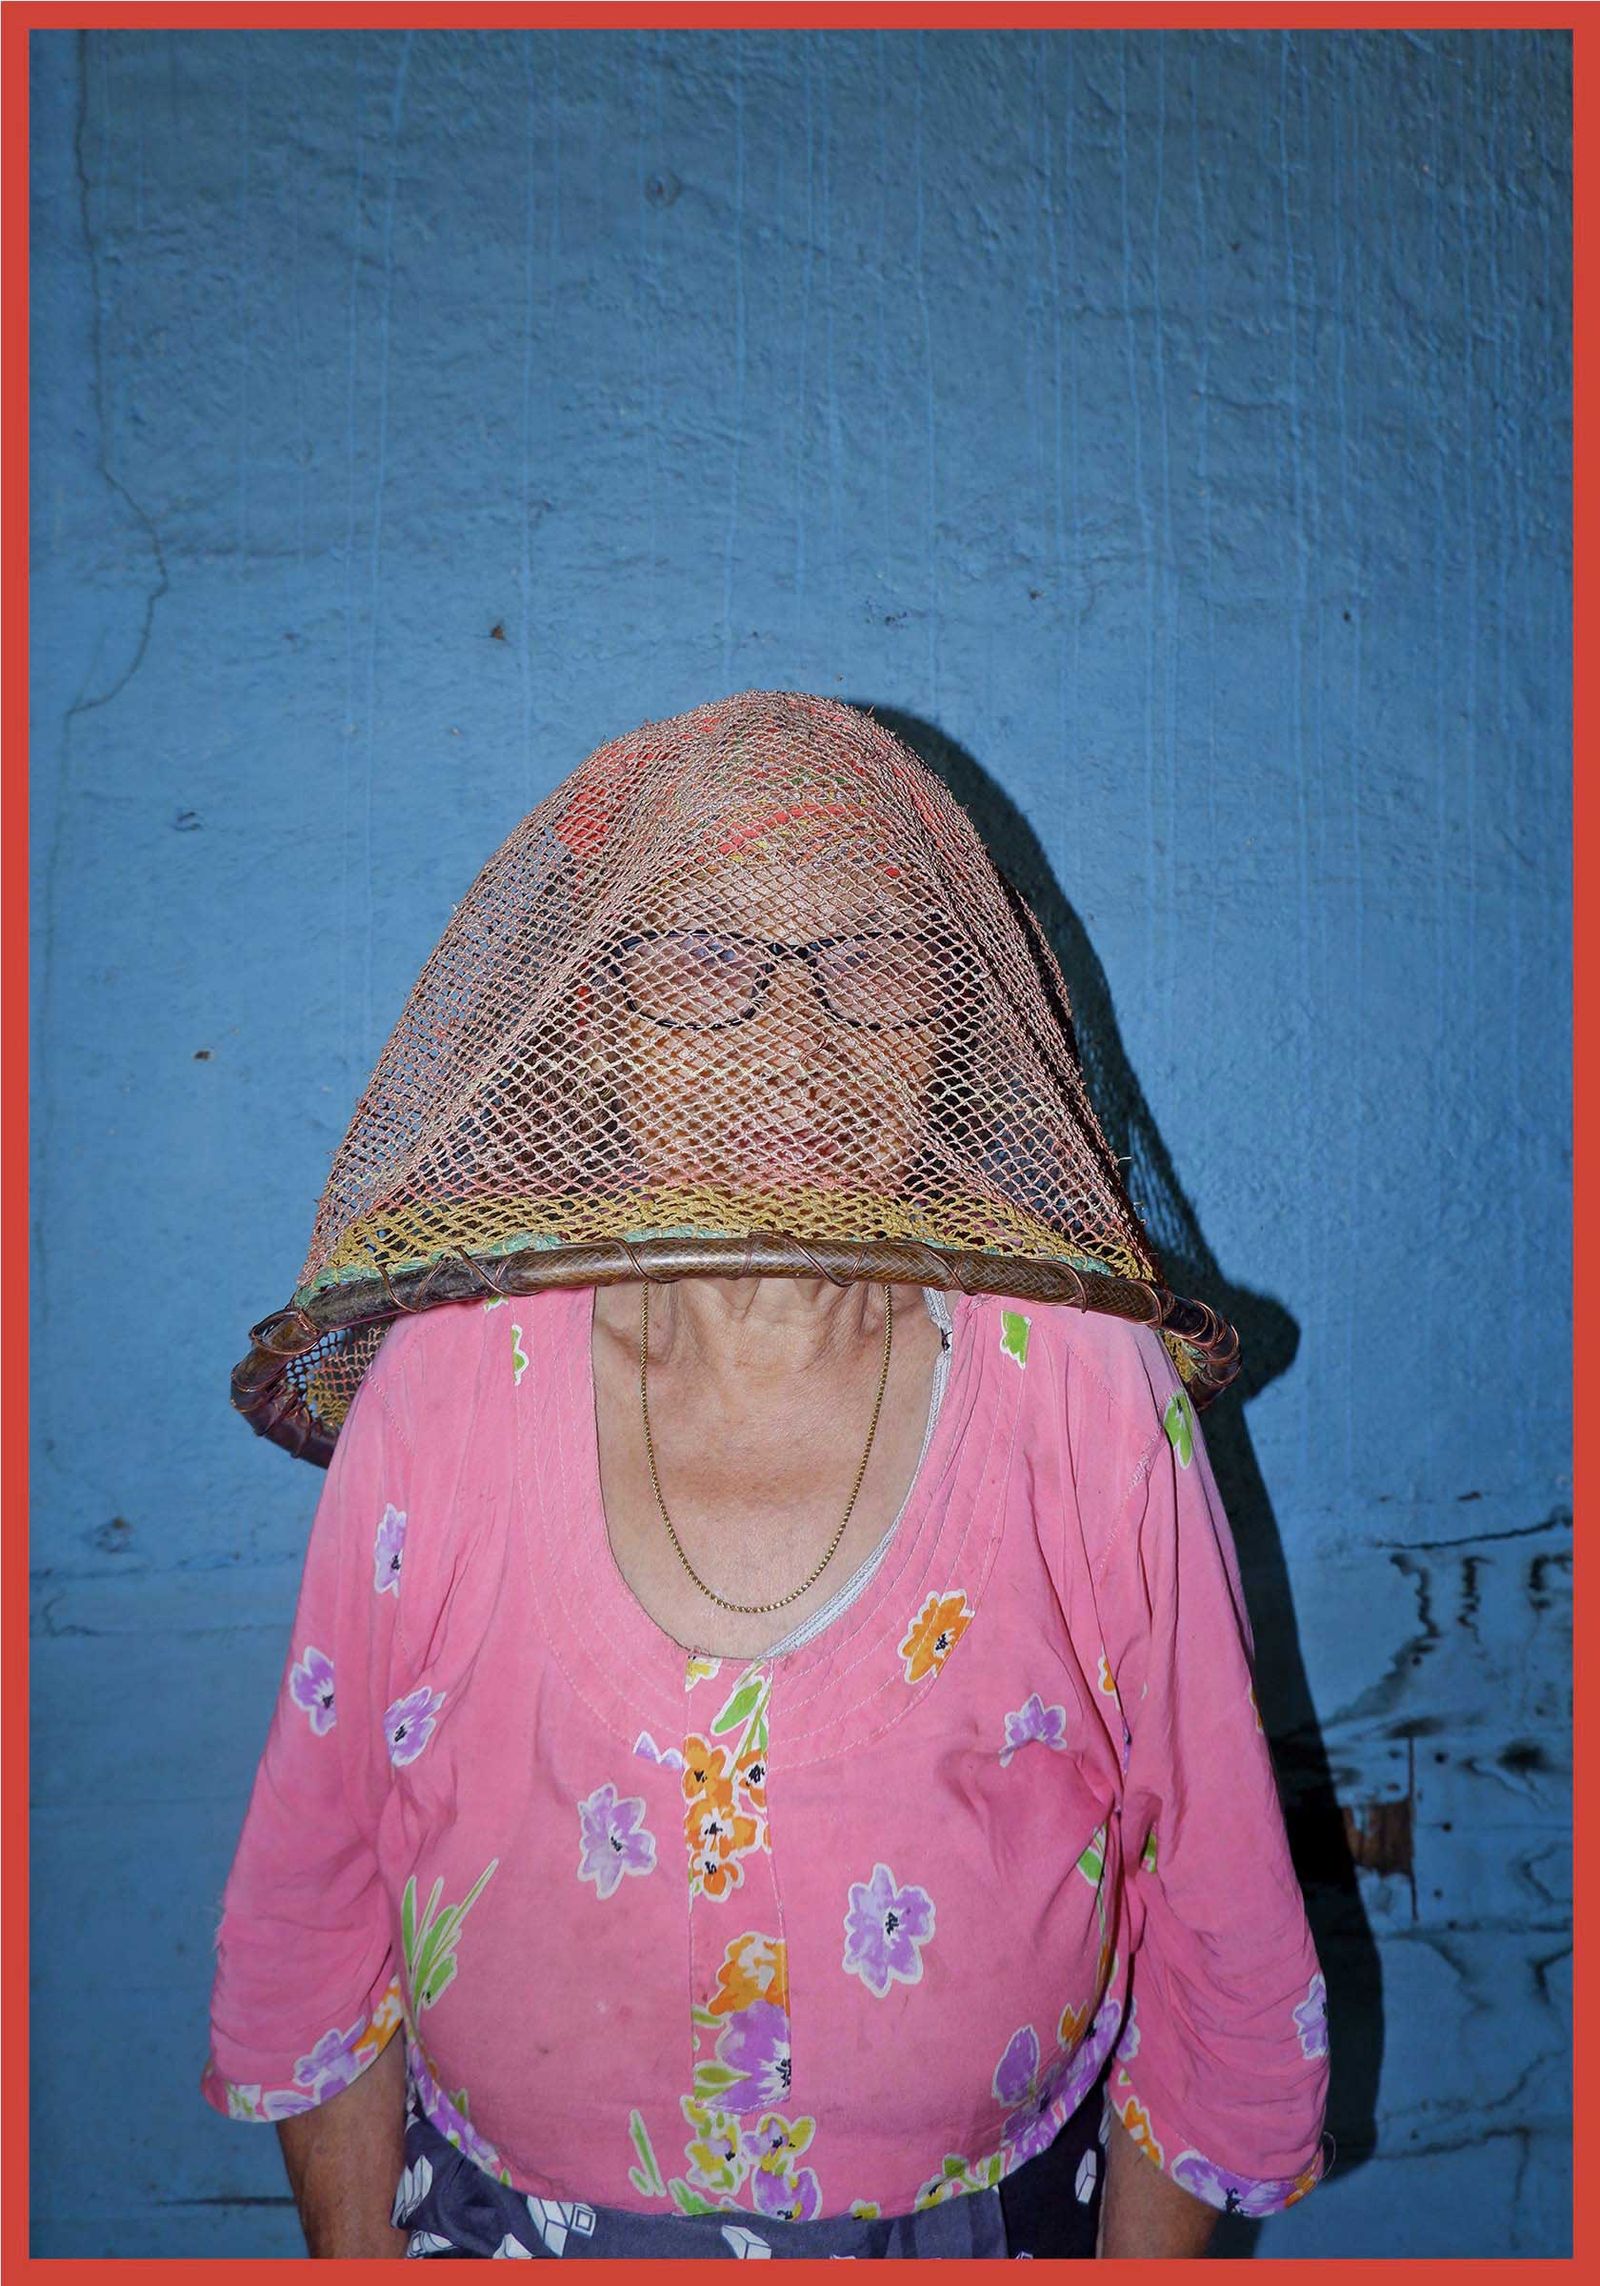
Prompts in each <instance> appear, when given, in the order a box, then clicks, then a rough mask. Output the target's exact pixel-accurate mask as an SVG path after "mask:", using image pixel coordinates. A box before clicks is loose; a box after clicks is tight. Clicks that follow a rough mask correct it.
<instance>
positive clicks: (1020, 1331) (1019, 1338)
mask: <svg viewBox="0 0 1600 2286" xmlns="http://www.w3.org/2000/svg"><path fill="white" fill-rule="evenodd" d="M1032 1323H1033V1321H1032V1319H1031V1318H1027V1317H1024V1315H1023V1313H1022V1312H1021V1310H1002V1311H1001V1312H1000V1354H1001V1355H1002V1357H1009V1358H1012V1359H1014V1360H1015V1362H1016V1363H1017V1365H1019V1366H1024V1367H1025V1366H1026V1365H1027V1362H1028V1332H1029V1328H1030V1326H1031V1325H1032Z"/></svg>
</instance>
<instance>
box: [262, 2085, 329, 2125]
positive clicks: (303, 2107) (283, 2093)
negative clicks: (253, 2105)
mask: <svg viewBox="0 0 1600 2286" xmlns="http://www.w3.org/2000/svg"><path fill="white" fill-rule="evenodd" d="M316 2108H317V2099H316V2097H315V2096H314V2095H311V2094H309V2093H308V2092H307V2091H306V2089H304V2088H269V2089H268V2090H267V2092H266V2094H265V2095H264V2096H263V2097H262V2099H261V2117H262V2118H263V2119H295V2118H297V2117H298V2116H299V2114H300V2113H301V2112H303V2111H315V2110H316Z"/></svg>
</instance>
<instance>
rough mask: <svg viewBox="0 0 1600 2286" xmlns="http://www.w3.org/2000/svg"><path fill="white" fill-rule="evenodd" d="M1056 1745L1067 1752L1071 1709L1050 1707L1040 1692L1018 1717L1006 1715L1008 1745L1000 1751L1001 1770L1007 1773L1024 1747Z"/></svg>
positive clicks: (1022, 1708)
mask: <svg viewBox="0 0 1600 2286" xmlns="http://www.w3.org/2000/svg"><path fill="white" fill-rule="evenodd" d="M1035 1742H1037V1743H1038V1744H1039V1745H1040V1746H1053V1747H1054V1748H1055V1749H1056V1751H1057V1752H1058V1753H1065V1751H1066V1745H1067V1710H1066V1708H1065V1707H1047V1706H1046V1705H1045V1703H1044V1701H1043V1699H1041V1698H1040V1696H1039V1694H1038V1692H1037V1691H1035V1692H1034V1693H1033V1695H1032V1696H1031V1697H1030V1698H1027V1699H1025V1700H1024V1701H1023V1703H1022V1705H1021V1706H1020V1707H1018V1709H1017V1711H1016V1713H1015V1714H1008V1715H1007V1716H1006V1742H1005V1744H1004V1746H1003V1747H1001V1749H1000V1767H1001V1769H1002V1770H1003V1769H1004V1768H1005V1766H1006V1764H1007V1763H1008V1762H1009V1761H1010V1760H1011V1757H1012V1756H1013V1754H1016V1753H1017V1752H1018V1751H1019V1750H1020V1749H1021V1748H1022V1747H1024V1746H1032V1745H1033V1744H1034V1743H1035Z"/></svg>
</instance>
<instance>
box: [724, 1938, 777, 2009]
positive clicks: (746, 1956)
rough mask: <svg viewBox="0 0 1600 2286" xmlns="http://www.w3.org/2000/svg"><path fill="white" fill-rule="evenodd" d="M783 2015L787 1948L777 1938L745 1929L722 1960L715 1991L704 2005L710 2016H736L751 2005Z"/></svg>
mask: <svg viewBox="0 0 1600 2286" xmlns="http://www.w3.org/2000/svg"><path fill="white" fill-rule="evenodd" d="M758 2000H764V2001H766V2002H767V2003H768V2005H769V2006H770V2007H773V2008H781V2009H784V2010H785V2011H787V2009H788V2006H789V1961H788V1948H787V1946H786V1945H785V1944H784V1941H783V1939H782V1938H781V1937H763V1936H761V1935H760V1934H759V1932H758V1931H756V1930H754V1929H747V1930H746V1932H745V1934H744V1935H743V1936H742V1937H735V1939H734V1941H733V1943H732V1944H731V1945H730V1946H729V1947H728V1949H727V1951H726V1952H725V1953H724V1954H723V1956H722V1966H721V1968H719V1969H718V1971H717V1989H716V1991H715V1992H714V1993H713V1994H712V1996H711V1999H710V2002H709V2003H708V2008H709V2013H710V2014H711V2015H713V2016H733V2015H737V2013H738V2011H739V2010H740V2009H741V2008H749V2007H750V2006H751V2005H752V2004H753V2003H754V2002H755V2001H758Z"/></svg>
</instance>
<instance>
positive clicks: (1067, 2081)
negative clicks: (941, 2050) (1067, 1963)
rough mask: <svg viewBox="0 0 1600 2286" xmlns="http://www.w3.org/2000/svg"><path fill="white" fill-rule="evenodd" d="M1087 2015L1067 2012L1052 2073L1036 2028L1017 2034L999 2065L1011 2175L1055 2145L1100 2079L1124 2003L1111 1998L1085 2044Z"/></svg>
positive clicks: (998, 2097)
mask: <svg viewBox="0 0 1600 2286" xmlns="http://www.w3.org/2000/svg"><path fill="white" fill-rule="evenodd" d="M1086 2013H1087V2012H1086V2011H1082V2010H1078V2009H1068V2010H1064V2011H1063V2013H1062V2018H1061V2026H1060V2030H1059V2034H1058V2042H1059V2044H1058V2049H1057V2053H1056V2055H1055V2057H1054V2059H1053V2060H1052V2062H1051V2063H1050V2064H1049V2066H1048V2068H1042V2057H1041V2052H1040V2046H1039V2035H1038V2034H1037V2033H1036V2032H1035V2031H1034V2028H1033V2026H1032V2025H1031V2024H1024V2025H1023V2027H1022V2028H1021V2030H1020V2031H1018V2032H1014V2033H1013V2034H1012V2036H1011V2038H1010V2040H1009V2041H1008V2042H1007V2044H1006V2048H1005V2051H1004V2053H1003V2054H1002V2056H1001V2058H1000V2061H999V2063H998V2064H997V2065H996V2066H995V2070H994V2080H993V2088H994V2098H995V2101H996V2103H999V2104H1003V2105H1004V2106H1005V2107H1006V2110H1007V2112H1008V2113H1009V2117H1008V2118H1007V2120H1006V2122H1005V2125H1004V2127H1003V2128H1002V2129H1001V2138H1000V2151H1001V2156H1002V2160H1003V2163H1004V2172H1005V2173H1007V2174H1009V2173H1010V2171H1011V2169H1012V2168H1013V2167H1020V2166H1021V2165H1023V2163H1024V2162H1025V2161H1027V2160H1029V2159H1032V2158H1035V2157H1036V2156H1037V2155H1038V2153H1039V2152H1041V2151H1044V2150H1046V2149H1047V2148H1048V2147H1049V2145H1050V2144H1051V2143H1053V2142H1054V2140H1055V2138H1056V2136H1057V2134H1058V2133H1059V2131H1060V2129H1061V2126H1062V2123H1063V2121H1065V2120H1066V2119H1067V2118H1068V2117H1069V2116H1070V2114H1071V2113H1072V2112H1074V2111H1076V2109H1077V2107H1078V2105H1079V2104H1080V2103H1081V2102H1082V2101H1083V2099H1084V2097H1085V2095H1087V2093H1088V2092H1089V2090H1090V2088H1091V2087H1093V2085H1094V2083H1095V2081H1096V2079H1097V2078H1098V2077H1099V2073H1100V2067H1101V2065H1102V2064H1103V2063H1104V2062H1105V2060H1106V2055H1107V2053H1108V2051H1109V2049H1110V2046H1111V2043H1112V2041H1113V2040H1114V2039H1115V2038H1116V2034H1117V2028H1118V2026H1119V2024H1120V2023H1121V2021H1122V2008H1121V2003H1120V2002H1119V2001H1116V2000H1114V1999H1109V1998H1108V1999H1106V2000H1105V2001H1103V2002H1102V2003H1101V2005H1100V2009H1099V2011H1098V2013H1097V2014H1096V2016H1095V2019H1094V2023H1093V2025H1092V2026H1091V2027H1090V2031H1089V2036H1088V2038H1087V2039H1086V2040H1082V2041H1080V2040H1079V2038H1078V2032H1079V2028H1080V2027H1081V2024H1082V2021H1083V2017H1084V2015H1085V2014H1086Z"/></svg>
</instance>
